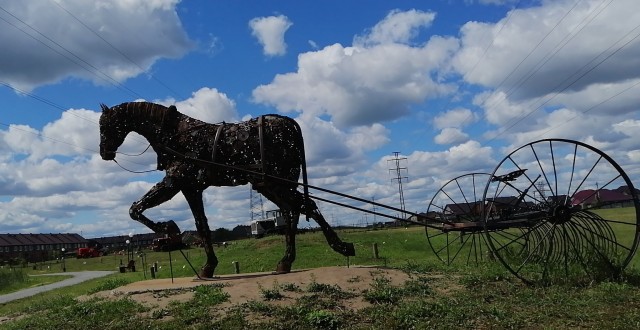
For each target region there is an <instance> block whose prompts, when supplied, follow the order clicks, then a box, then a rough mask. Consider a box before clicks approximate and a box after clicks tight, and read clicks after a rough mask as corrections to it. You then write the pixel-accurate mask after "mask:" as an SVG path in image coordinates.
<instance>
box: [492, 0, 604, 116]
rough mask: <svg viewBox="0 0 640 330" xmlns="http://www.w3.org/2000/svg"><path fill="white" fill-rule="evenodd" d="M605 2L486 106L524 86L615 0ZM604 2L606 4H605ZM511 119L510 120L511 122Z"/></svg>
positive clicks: (494, 105)
mask: <svg viewBox="0 0 640 330" xmlns="http://www.w3.org/2000/svg"><path fill="white" fill-rule="evenodd" d="M605 2H606V0H603V1H602V2H601V3H600V5H599V6H597V7H596V8H594V9H593V10H592V11H590V12H589V13H588V14H587V15H586V16H585V17H584V18H583V19H582V20H581V21H580V22H579V23H578V24H577V25H576V26H575V27H574V28H573V29H572V30H571V31H570V32H569V33H568V34H567V35H565V37H564V38H563V39H562V40H560V41H559V42H558V43H557V44H556V45H555V48H554V50H552V51H550V52H549V53H547V54H546V55H545V56H543V57H542V58H541V59H540V60H539V61H538V62H537V63H536V64H535V65H534V66H533V67H532V68H531V69H530V70H529V71H527V72H526V73H525V74H523V75H522V76H521V77H520V79H519V80H518V81H517V82H516V83H515V84H514V85H513V86H511V87H510V88H509V89H508V90H507V91H506V92H505V97H504V98H501V99H499V100H497V101H495V102H493V103H490V104H486V105H484V108H485V109H490V108H495V107H497V106H498V105H499V104H500V103H502V102H504V101H505V100H506V99H507V98H508V97H509V96H511V95H512V94H513V93H515V92H516V91H517V90H518V89H519V88H520V87H522V85H523V84H524V83H525V82H527V81H528V80H529V79H531V78H532V77H533V76H535V74H536V73H538V72H539V71H540V70H541V69H542V68H543V67H544V66H545V65H546V64H547V63H548V62H549V61H550V60H551V59H552V58H553V57H555V56H556V55H557V54H558V52H560V50H562V49H563V48H564V47H565V46H567V45H568V44H569V42H571V41H572V40H573V39H574V38H575V37H577V36H578V35H579V34H580V32H582V31H583V29H584V28H585V27H586V26H588V25H589V24H590V23H591V22H593V20H594V19H595V18H597V17H598V16H599V15H600V14H601V13H602V12H603V10H604V9H606V8H607V7H608V6H609V5H610V4H611V2H613V0H609V2H608V3H606V4H605ZM603 4H605V5H604V6H603ZM572 9H573V8H572ZM598 9H599V10H598ZM596 10H597V11H596ZM499 88H500V85H499V86H497V87H496V88H495V89H496V90H497V89H499ZM554 89H555V88H554ZM554 89H551V90H552V91H553V90H554ZM533 102H535V100H532V101H531V102H530V103H533ZM513 120H517V118H515V119H512V120H511V121H513ZM511 121H509V123H510V122H511ZM509 123H507V125H509Z"/></svg>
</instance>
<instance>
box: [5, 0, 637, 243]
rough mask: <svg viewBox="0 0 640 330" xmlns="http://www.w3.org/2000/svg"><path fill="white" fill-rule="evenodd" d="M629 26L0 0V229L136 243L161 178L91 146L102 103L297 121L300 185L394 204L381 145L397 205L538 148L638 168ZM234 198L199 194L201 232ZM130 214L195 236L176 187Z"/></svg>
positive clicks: (586, 2)
mask: <svg viewBox="0 0 640 330" xmlns="http://www.w3.org/2000/svg"><path fill="white" fill-rule="evenodd" d="M637 22H640V3H638V2H637V1H636V0H617V1H613V2H611V1H595V0H582V1H576V0H557V1H510V0H466V1H454V0H448V1H444V0H443V1H428V2H425V1H393V2H389V1H367V2H366V5H365V2H361V1H321V2H318V1H279V2H267V1H182V2H180V1H171V0H157V1H144V0H140V1H91V2H89V1H79V0H78V1H66V0H65V1H63V0H60V1H53V0H52V1H38V2H26V1H25V2H22V1H0V26H1V27H0V40H1V41H2V44H3V45H4V47H3V51H2V52H0V100H2V101H1V105H2V110H0V232H22V233H29V232H31V233H38V232H47V233H48V232H82V234H83V235H84V236H85V237H96V236H103V235H117V234H125V233H129V232H134V233H141V232H148V230H147V229H146V228H144V227H142V226H140V225H139V224H138V223H136V222H134V221H133V220H131V219H129V217H128V208H129V206H130V205H131V203H132V202H134V201H135V200H137V199H138V198H139V197H141V196H142V195H143V194H144V193H145V192H146V191H147V190H148V189H149V188H150V187H151V186H152V185H153V184H154V183H155V182H157V181H159V180H160V178H161V177H162V173H160V172H155V173H150V174H132V173H130V172H127V171H124V170H123V169H121V168H119V167H118V166H117V165H116V164H114V163H113V162H104V161H102V160H101V159H100V157H99V155H98V154H97V150H98V139H99V136H98V125H97V121H98V118H99V115H100V113H99V104H100V103H105V104H107V105H109V106H112V105H116V104H119V103H122V102H128V101H134V100H141V99H144V100H147V101H152V102H157V103H162V104H166V105H168V104H175V105H176V106H177V107H178V109H179V110H180V111H182V112H184V113H186V114H188V115H190V116H193V117H196V118H199V119H202V120H206V121H209V122H219V121H227V122H234V121H239V120H242V119H247V118H250V117H255V116H258V115H260V114H264V113H281V114H284V115H288V116H291V117H294V118H296V120H297V121H298V122H299V123H300V124H301V126H302V128H303V130H304V136H305V140H306V141H305V145H306V151H307V160H308V163H309V164H308V166H309V172H310V176H311V178H312V181H311V183H312V184H313V185H317V186H322V187H326V188H329V189H332V190H336V191H339V192H343V193H347V194H352V195H356V196H359V197H362V198H375V199H376V201H379V202H382V203H385V204H389V205H394V206H398V205H399V199H398V192H397V186H396V185H395V184H394V183H393V181H392V180H391V179H392V177H391V175H390V174H389V167H390V165H391V163H390V162H389V158H390V157H391V154H392V153H393V152H395V151H398V152H400V153H401V156H402V157H403V158H406V163H405V164H404V165H405V166H406V167H407V168H408V172H407V176H408V181H407V182H406V183H405V192H404V195H405V198H406V205H407V209H409V210H411V211H424V210H425V209H426V207H427V205H428V203H429V200H430V199H431V197H432V196H433V194H434V193H435V192H436V190H437V189H438V188H439V187H440V185H442V184H443V183H444V182H446V181H447V180H448V179H450V178H453V177H455V176H457V175H460V174H464V173H467V172H474V171H478V172H490V171H492V170H493V168H494V167H495V165H496V164H497V162H499V161H500V160H501V159H502V158H503V157H504V155H505V153H507V152H509V151H510V150H513V149H514V148H517V147H519V146H521V145H523V144H526V143H529V142H531V141H534V140H537V139H541V138H556V137H557V138H569V139H574V140H578V141H582V142H586V143H589V144H592V145H594V146H596V147H598V148H600V149H602V150H603V151H605V152H606V153H607V154H609V155H611V156H612V157H613V158H614V159H615V160H617V161H618V162H619V163H620V164H621V165H622V167H623V168H624V169H625V171H627V172H628V173H629V174H630V175H632V176H633V177H635V176H636V175H638V174H639V172H640V170H639V169H638V168H637V164H638V163H639V161H640V151H639V150H640V139H639V137H640V136H639V135H640V133H638V132H640V130H639V129H638V128H640V118H639V115H638V111H637V107H638V102H637V100H638V99H637V95H638V91H639V90H640V87H639V86H638V85H640V65H638V60H637V59H638V58H640V41H639V40H640V39H639V38H638V37H639V36H640V27H639V26H638V23H637ZM145 147H146V144H145V143H144V141H143V140H142V139H141V138H140V137H139V136H133V135H132V136H130V137H129V138H128V139H127V141H126V142H125V144H124V145H123V147H122V148H123V149H122V150H123V151H126V152H129V153H136V152H141V151H142V150H144V148H145ZM119 157H121V156H119ZM121 160H122V161H121V163H122V164H123V165H124V166H126V167H128V168H130V169H132V170H148V169H153V168H155V163H154V160H155V158H154V156H153V155H152V154H149V153H146V154H144V155H142V156H139V157H122V159H121ZM248 197H249V188H248V187H238V188H217V189H216V188H210V189H208V190H207V191H206V194H205V202H206V204H207V207H208V209H207V213H208V215H209V222H210V224H211V227H212V228H217V227H227V228H232V227H233V226H235V225H238V224H247V223H248V220H249V216H250V210H249V202H248ZM321 209H322V211H323V212H324V213H325V216H326V217H327V218H328V219H331V220H330V222H332V223H341V224H350V223H361V222H362V221H370V219H369V218H366V217H365V216H364V215H363V214H361V213H357V212H354V211H351V210H344V209H340V208H335V207H332V206H330V205H321ZM147 214H148V215H149V216H150V217H151V218H153V219H158V220H167V219H175V220H176V221H178V223H179V224H180V226H181V228H182V229H193V221H192V217H191V215H190V212H189V210H188V207H187V205H186V202H185V201H184V199H183V198H182V196H177V197H176V198H174V199H173V200H172V201H171V202H169V203H167V204H165V205H162V206H160V207H158V208H156V209H153V210H149V211H147ZM363 219H365V220H363ZM301 225H303V226H306V225H307V224H306V223H303V224H301Z"/></svg>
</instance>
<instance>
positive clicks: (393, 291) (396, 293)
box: [364, 277, 402, 304]
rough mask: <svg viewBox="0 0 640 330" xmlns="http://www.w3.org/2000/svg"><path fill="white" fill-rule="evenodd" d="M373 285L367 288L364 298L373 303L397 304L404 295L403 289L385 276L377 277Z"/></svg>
mask: <svg viewBox="0 0 640 330" xmlns="http://www.w3.org/2000/svg"><path fill="white" fill-rule="evenodd" d="M371 287H372V288H371V289H370V290H365V292H364V299H365V300H366V301H368V302H370V303H372V304H395V303H397V302H398V301H399V300H400V298H401V296H402V289H400V288H398V287H394V286H393V285H391V281H390V280H389V279H388V278H385V277H377V278H375V279H374V281H373V283H371Z"/></svg>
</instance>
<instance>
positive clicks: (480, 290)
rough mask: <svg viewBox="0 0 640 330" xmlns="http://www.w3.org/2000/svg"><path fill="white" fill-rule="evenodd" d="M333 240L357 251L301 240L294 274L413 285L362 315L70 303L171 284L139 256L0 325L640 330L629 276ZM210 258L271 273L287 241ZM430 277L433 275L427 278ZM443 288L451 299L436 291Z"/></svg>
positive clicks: (8, 312) (639, 277)
mask: <svg viewBox="0 0 640 330" xmlns="http://www.w3.org/2000/svg"><path fill="white" fill-rule="evenodd" d="M339 235H340V237H341V238H342V239H343V240H344V241H348V242H353V243H354V244H355V246H356V253H357V256H356V257H352V258H349V260H347V259H346V258H344V257H342V256H340V255H339V254H337V253H335V252H333V251H332V250H331V249H330V248H329V246H328V245H327V243H326V241H325V240H324V237H323V236H322V234H321V233H307V234H302V235H299V236H298V240H297V260H296V262H295V264H294V268H296V269H303V268H316V267H321V266H336V265H344V266H346V265H347V263H350V264H351V265H386V266H388V267H394V268H400V269H404V270H405V271H407V272H409V273H411V274H412V277H413V278H414V280H413V281H410V282H408V283H406V284H405V285H404V286H401V287H389V286H388V284H385V282H384V281H381V282H380V283H378V286H376V287H372V288H371V289H370V290H368V291H367V292H363V293H361V294H362V299H374V298H373V297H375V299H376V300H375V301H377V303H376V304H374V306H373V307H371V308H367V309H365V310H362V311H358V312H352V311H348V310H346V309H345V308H344V307H343V306H341V305H340V298H336V296H331V294H335V292H334V293H326V294H325V296H323V294H322V293H317V292H313V293H311V292H310V293H309V294H308V297H307V298H305V300H300V301H297V302H295V304H291V306H282V307H278V308H275V307H270V306H267V305H264V303H263V302H260V301H255V302H247V303H246V304H243V305H242V306H237V307H236V308H234V309H232V312H230V313H227V314H226V315H219V314H217V313H216V312H215V308H202V301H207V303H206V304H208V305H213V304H217V303H219V302H218V301H224V296H220V293H219V292H217V293H216V292H214V291H215V290H214V291H207V292H205V293H203V294H204V295H205V296H206V297H208V298H206V299H205V298H203V297H202V296H198V297H199V298H194V299H196V300H194V301H191V302H185V303H181V304H175V306H170V307H168V308H167V309H166V311H165V314H166V315H165V314H163V315H156V314H152V315H148V314H145V312H144V311H145V308H144V307H142V306H141V305H138V304H137V303H134V302H133V301H131V300H129V299H127V298H126V297H123V298H122V299H119V300H115V301H111V300H110V301H107V300H100V299H98V300H90V301H84V302H80V301H78V300H76V299H75V297H78V296H81V295H85V294H87V293H90V292H96V291H100V290H109V289H111V288H114V287H117V286H119V285H123V284H126V283H129V282H133V281H140V280H143V279H145V277H146V278H147V279H149V278H150V272H149V271H148V268H149V267H150V266H151V264H152V263H154V262H157V263H158V266H159V271H158V273H157V276H158V277H161V278H168V277H170V276H171V271H170V269H171V268H170V262H169V261H170V259H169V254H168V253H166V252H164V253H154V252H146V254H145V260H146V267H145V268H147V269H146V271H143V267H142V257H140V256H136V260H137V262H136V266H137V271H136V272H127V273H115V274H113V275H111V276H109V277H106V278H103V279H97V280H92V281H88V282H85V283H82V284H79V285H76V286H73V287H69V288H65V289H58V290H53V291H50V292H47V293H43V294H41V295H38V296H35V297H32V298H26V299H22V300H19V301H15V302H11V303H7V304H3V305H0V320H2V318H3V317H15V316H16V315H21V316H20V317H19V318H18V319H17V320H13V321H7V322H2V321H0V329H25V328H32V329H54V328H60V329H86V328H87V327H89V328H99V329H129V328H136V327H144V328H151V329H175V328H176V327H179V328H187V329H200V328H207V329H281V328H283V327H286V328H291V327H294V328H298V329H409V328H416V329H431V328H433V329H442V328H460V329H463V328H464V329H468V328H493V329H506V328H608V329H616V328H618V329H629V328H637V327H638V326H640V308H639V307H640V293H639V292H640V290H638V286H639V284H640V272H639V271H638V270H637V269H635V268H633V267H632V268H629V269H627V272H626V273H625V276H623V277H622V278H617V279H609V280H604V281H596V282H594V281H591V280H589V279H585V280H584V281H578V282H574V283H564V284H560V285H553V286H548V287H546V286H526V285H524V284H523V283H522V282H521V281H519V280H517V279H515V278H514V277H513V276H511V275H510V274H509V272H508V271H506V270H505V269H504V267H502V265H501V264H499V263H497V262H487V263H482V264H480V265H477V266H476V265H472V266H466V265H452V266H445V265H443V264H442V263H441V262H440V261H439V260H438V259H437V258H436V257H435V256H434V254H433V252H432V251H431V249H430V247H429V245H428V242H427V239H426V237H425V233H424V228H422V227H408V228H404V227H401V228H394V229H384V230H373V231H364V230H353V231H340V232H339ZM374 244H376V245H377V248H378V254H379V258H378V259H376V258H374V253H373V246H374ZM184 252H185V254H187V256H188V259H189V260H190V262H191V263H192V264H193V266H194V267H195V268H196V269H198V268H199V267H200V266H201V265H202V263H203V261H204V253H203V252H202V250H201V249H196V248H194V249H189V250H185V251H184ZM216 252H217V255H218V258H219V260H220V264H219V266H218V269H217V270H216V274H230V273H233V272H234V265H233V262H238V263H239V265H240V270H241V272H242V273H251V272H261V271H271V270H274V269H275V266H276V264H277V262H278V260H279V259H280V258H281V257H282V254H283V252H284V239H283V238H282V237H279V236H270V237H266V238H263V239H246V240H240V241H234V242H231V244H229V245H228V246H227V247H226V248H222V247H220V248H217V249H216ZM635 259H638V256H636V257H635ZM121 260H122V261H123V262H124V263H126V261H127V260H126V256H113V255H111V256H105V257H101V258H92V259H67V260H65V266H66V268H67V271H82V270H114V271H115V270H117V269H118V266H119V265H120V261H121ZM171 264H172V266H173V267H172V269H173V276H175V277H183V276H188V277H193V276H194V273H193V270H191V267H190V266H189V265H188V263H187V262H186V260H185V258H184V257H183V256H182V255H181V254H180V253H179V252H178V251H174V252H172V253H171ZM36 268H37V269H36V270H33V269H32V267H31V266H30V267H28V268H25V269H24V272H25V273H27V274H46V273H54V272H60V271H61V264H60V263H53V264H50V265H48V267H46V266H45V267H36ZM40 268H42V269H40ZM145 273H146V274H145ZM432 274H439V275H438V276H436V277H433V276H431V275H432ZM448 287H451V288H454V290H444V291H442V290H441V289H442V288H448ZM436 288H437V289H439V290H436ZM443 292H445V293H443ZM214 297H215V299H214ZM332 297H333V298H332ZM197 299H200V300H197ZM202 299H205V300H202ZM260 320H262V321H260Z"/></svg>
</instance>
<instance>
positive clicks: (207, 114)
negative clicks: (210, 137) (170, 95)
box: [160, 87, 238, 123]
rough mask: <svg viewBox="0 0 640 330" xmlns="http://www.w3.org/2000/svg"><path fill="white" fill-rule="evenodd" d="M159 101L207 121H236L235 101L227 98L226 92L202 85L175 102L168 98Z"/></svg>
mask: <svg viewBox="0 0 640 330" xmlns="http://www.w3.org/2000/svg"><path fill="white" fill-rule="evenodd" d="M160 103H163V104H165V105H171V104H174V105H175V106H176V108H178V110H179V111H180V112H182V113H184V114H185V115H188V116H191V117H193V118H196V119H200V120H202V121H206V122H209V123H219V122H223V121H227V122H236V121H238V112H237V111H236V103H235V102H234V101H233V100H231V99H229V97H228V96H227V94H225V93H222V92H219V91H218V90H217V89H215V88H208V87H203V88H201V89H199V90H197V91H195V92H193V93H192V94H191V97H190V98H189V99H187V100H184V101H178V102H176V101H175V100H173V99H170V100H163V101H160Z"/></svg>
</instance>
